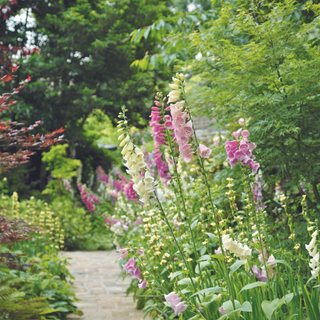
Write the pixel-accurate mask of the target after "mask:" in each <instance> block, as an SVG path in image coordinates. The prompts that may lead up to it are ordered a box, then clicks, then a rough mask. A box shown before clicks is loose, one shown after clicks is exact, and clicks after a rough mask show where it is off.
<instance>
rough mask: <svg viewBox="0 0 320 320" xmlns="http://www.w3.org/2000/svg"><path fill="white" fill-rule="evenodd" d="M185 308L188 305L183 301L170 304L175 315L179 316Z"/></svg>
mask: <svg viewBox="0 0 320 320" xmlns="http://www.w3.org/2000/svg"><path fill="white" fill-rule="evenodd" d="M187 308H188V306H187V305H186V304H185V303H184V301H182V302H179V303H178V304H175V305H172V309H173V311H174V313H175V314H176V315H177V316H179V315H180V314H181V313H182V312H183V311H185V310H186V309H187Z"/></svg>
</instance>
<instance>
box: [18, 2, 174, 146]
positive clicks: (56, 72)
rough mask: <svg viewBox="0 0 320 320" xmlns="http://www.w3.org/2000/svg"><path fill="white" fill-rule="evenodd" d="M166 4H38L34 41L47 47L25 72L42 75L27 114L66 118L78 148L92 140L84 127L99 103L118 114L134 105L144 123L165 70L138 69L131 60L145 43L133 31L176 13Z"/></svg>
mask: <svg viewBox="0 0 320 320" xmlns="http://www.w3.org/2000/svg"><path fill="white" fill-rule="evenodd" d="M165 4H166V2H165V1H164V2H160V3H159V2H158V1H138V0H131V1H124V0H122V1H111V2H107V3H106V2H105V1H100V0H95V1H88V0H77V1H59V2H55V3H52V5H51V6H50V7H49V6H47V7H46V8H45V9H44V10H42V12H39V11H36V10H34V13H35V17H36V23H37V27H36V37H35V43H34V44H35V45H37V46H38V47H39V48H40V49H41V54H40V55H34V56H32V57H31V58H30V59H29V61H28V63H27V64H26V65H25V67H24V72H23V75H21V77H23V76H24V74H25V73H30V71H31V70H32V72H33V79H35V81H34V82H31V84H30V86H29V87H28V90H25V91H24V93H23V95H22V98H23V109H25V110H27V109H28V108H29V107H31V110H28V111H27V112H26V113H23V111H22V114H21V116H22V117H23V118H26V117H28V118H29V121H34V119H38V118H39V119H41V120H43V121H44V123H45V127H46V129H49V130H52V128H56V127H60V126H62V125H63V126H64V127H65V128H66V137H67V138H68V139H69V140H70V143H71V147H72V148H75V145H76V144H77V145H79V144H81V143H82V144H83V143H85V142H84V140H83V136H82V128H83V125H84V123H85V121H86V119H87V117H88V116H89V115H90V113H91V112H92V110H94V109H101V110H104V111H105V113H106V114H107V115H109V116H110V118H111V119H113V118H115V117H116V115H117V114H118V112H119V110H120V107H121V106H122V105H127V106H128V108H129V110H130V111H131V112H130V117H131V118H132V119H133V121H134V123H135V124H137V125H138V126H139V125H140V126H141V125H145V124H146V123H147V118H148V116H149V106H148V108H146V104H147V101H148V104H149V98H151V96H152V94H153V92H154V90H155V89H158V82H159V79H158V75H159V74H161V71H160V72H149V73H145V74H139V73H137V72H136V71H135V70H134V69H132V68H130V64H131V63H132V61H133V60H135V59H136V58H137V57H142V56H143V55H144V53H145V50H146V49H145V48H146V45H144V44H141V45H134V44H132V43H131V42H130V32H131V31H132V30H133V29H135V28H136V27H138V26H141V25H145V24H148V23H150V22H151V21H153V20H154V19H156V18H157V17H159V16H163V15H164V14H167V13H169V10H168V8H167V7H166V5H165ZM151 45H155V42H152V44H151ZM160 83H161V81H160Z"/></svg>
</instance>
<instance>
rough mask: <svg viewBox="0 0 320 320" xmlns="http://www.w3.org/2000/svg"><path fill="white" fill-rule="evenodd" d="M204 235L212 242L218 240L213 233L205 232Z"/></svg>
mask: <svg viewBox="0 0 320 320" xmlns="http://www.w3.org/2000/svg"><path fill="white" fill-rule="evenodd" d="M205 234H206V235H207V236H209V238H210V239H212V240H217V239H218V237H217V236H216V235H215V234H213V233H210V232H205Z"/></svg>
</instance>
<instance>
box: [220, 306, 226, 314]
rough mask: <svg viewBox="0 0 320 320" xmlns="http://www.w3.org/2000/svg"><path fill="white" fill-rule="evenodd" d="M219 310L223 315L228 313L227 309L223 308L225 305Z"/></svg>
mask: <svg viewBox="0 0 320 320" xmlns="http://www.w3.org/2000/svg"><path fill="white" fill-rule="evenodd" d="M219 311H220V313H221V314H222V315H223V314H227V313H226V312H225V311H224V309H223V306H221V307H220V308H219Z"/></svg>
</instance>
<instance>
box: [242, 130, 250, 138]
mask: <svg viewBox="0 0 320 320" xmlns="http://www.w3.org/2000/svg"><path fill="white" fill-rule="evenodd" d="M241 134H242V136H243V137H244V138H248V137H249V136H250V132H249V131H248V130H243V131H242V133H241Z"/></svg>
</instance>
